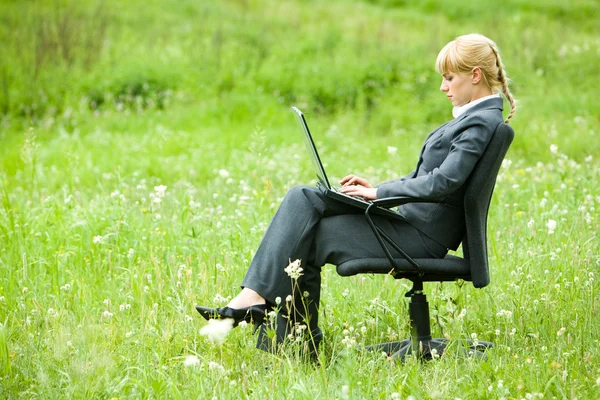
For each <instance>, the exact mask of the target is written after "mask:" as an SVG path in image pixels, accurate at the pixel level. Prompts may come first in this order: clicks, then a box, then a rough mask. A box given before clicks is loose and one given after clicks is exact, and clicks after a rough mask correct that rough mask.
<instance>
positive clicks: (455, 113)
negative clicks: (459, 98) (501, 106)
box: [452, 93, 500, 118]
mask: <svg viewBox="0 0 600 400" xmlns="http://www.w3.org/2000/svg"><path fill="white" fill-rule="evenodd" d="M496 97H500V95H499V94H498V93H495V94H491V95H489V96H485V97H482V98H480V99H477V100H474V101H472V102H470V103H467V104H465V105H464V106H456V107H454V108H453V109H452V116H453V117H454V118H458V117H460V116H461V115H462V114H464V113H465V111H467V110H468V109H469V108H471V107H473V106H474V105H476V104H479V103H481V102H482V101H485V100H487V99H493V98H496Z"/></svg>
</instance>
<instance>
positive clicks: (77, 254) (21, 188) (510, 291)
mask: <svg viewBox="0 0 600 400" xmlns="http://www.w3.org/2000/svg"><path fill="white" fill-rule="evenodd" d="M599 15H600V4H599V3H598V2H597V1H593V0H571V1H566V0H565V1H561V0H548V1H544V0H507V1H504V2H498V3H495V5H494V6H493V7H492V6H490V5H489V4H488V3H487V2H478V1H463V2H461V3H460V4H458V3H456V2H451V1H449V0H427V1H417V0H363V1H349V0H331V1H325V0H294V1H285V2H283V1H275V0H221V1H197V2H191V1H173V0H163V1H158V0H147V1H144V2H142V1H139V0H132V1H128V2H119V1H116V0H105V1H100V0H98V1H95V0H82V1H72V0H58V1H55V2H51V3H50V2H44V1H41V0H31V1H27V2H24V1H10V0H0V141H1V143H2V147H1V148H0V198H1V206H0V397H2V398H7V399H21V398H26V399H30V398H40V399H53V398H78V399H79V398H102V399H129V398H132V399H134V398H160V399H163V398H173V399H184V398H186V399H187V398H198V399H205V398H209V399H210V398H216V399H221V398H223V399H227V398H249V399H255V398H256V399H258V398H260V399H333V398H339V399H363V398H365V399H372V398H373V399H458V398H460V399H564V398H569V399H575V398H577V399H597V398H598V397H600V396H599V394H600V343H599V340H598V338H599V337H600V322H599V321H600V318H599V316H600V315H599V314H600V310H599V307H600V304H599V299H598V294H599V293H600V284H599V281H600V278H599V275H600V220H599V218H598V210H597V208H598V207H600V184H599V183H598V182H600V165H599V163H598V160H599V159H600V140H599V139H598V136H600V113H599V110H600V100H599V99H598V96H597V89H594V88H596V87H597V70H598V64H599V61H600V23H599V22H600V17H599ZM468 32H480V33H483V34H485V35H487V36H489V37H491V38H493V39H494V40H495V41H496V42H497V44H498V45H499V47H500V49H501V51H502V56H503V61H504V63H505V65H506V68H507V72H508V74H509V76H510V77H511V78H512V88H513V93H514V95H515V97H516V98H517V99H518V101H519V103H518V105H519V109H518V111H517V114H516V116H515V118H514V119H513V120H512V121H511V125H512V126H513V128H514V129H515V132H516V137H515V141H514V142H513V145H512V147H511V149H510V150H509V153H508V155H507V159H506V160H505V162H504V163H503V166H502V169H501V171H500V174H499V177H498V181H497V184H496V189H495V193H494V198H493V202H492V206H491V208H490V217H489V222H488V248H489V253H490V263H491V275H492V281H491V284H490V285H489V286H488V287H486V288H483V289H474V288H473V287H472V285H471V284H470V283H466V282H456V283H444V284H441V283H429V284H426V285H425V289H426V292H427V294H428V300H429V302H430V308H431V314H432V319H431V322H432V329H433V333H434V335H435V336H445V337H449V338H461V337H477V338H478V339H481V340H486V341H492V342H494V343H495V347H494V349H492V350H491V351H489V352H488V359H487V360H486V361H481V360H471V359H464V358H458V357H453V356H451V355H449V356H444V357H442V358H440V359H436V360H434V361H432V362H427V363H424V362H421V361H419V360H416V359H409V360H408V361H407V362H406V363H404V364H401V363H396V362H394V361H393V360H390V359H388V358H386V357H383V356H382V355H381V354H375V353H368V352H362V351H360V348H361V347H362V346H363V345H368V344H373V343H379V342H384V341H388V340H392V339H398V338H405V337H408V336H409V324H408V320H407V315H408V307H407V302H406V299H405V297H404V293H405V292H406V291H407V290H408V289H409V282H408V281H402V280H399V281H395V280H394V279H392V278H391V277H389V276H359V277H351V278H342V277H339V276H337V274H336V272H335V268H334V267H332V266H326V267H325V268H323V274H322V275H323V286H324V288H323V295H322V304H321V311H320V312H321V316H320V321H321V322H320V325H321V328H322V329H323V331H324V334H325V340H324V341H323V343H322V346H321V352H320V362H319V363H310V362H306V361H305V360H302V359H299V358H298V357H296V356H295V355H294V354H291V353H282V354H278V355H271V354H266V353H263V352H260V351H258V350H256V349H255V348H254V346H255V340H256V336H252V334H251V329H250V327H246V328H241V327H240V328H236V329H234V330H233V331H232V332H231V333H230V334H229V335H228V336H227V338H226V340H225V341H224V342H223V343H221V344H218V343H212V342H211V341H209V340H208V338H207V337H206V336H203V335H201V334H200V329H201V328H202V327H203V326H205V325H206V321H204V320H203V319H202V318H201V317H200V316H199V315H198V314H197V313H196V311H195V310H194V306H195V305H196V304H204V305H209V304H215V305H225V304H226V303H227V301H228V299H229V298H231V297H232V296H234V295H235V294H236V293H237V291H238V290H239V283H240V281H241V279H242V277H243V276H244V273H245V271H246V268H247V266H248V263H249V260H251V258H252V255H253V252H254V251H255V249H256V248H257V246H258V244H259V242H260V239H261V237H262V232H264V230H265V229H266V227H267V225H268V223H269V221H270V218H271V217H272V215H273V214H274V212H275V210H276V209H277V206H278V204H279V202H280V201H281V199H282V197H283V196H284V195H285V193H286V191H287V190H288V189H289V188H290V187H292V186H295V185H305V184H313V183H314V178H313V173H312V167H311V165H310V160H308V158H307V157H306V154H305V149H304V147H303V143H302V142H301V137H300V135H299V132H298V127H297V126H296V125H295V121H294V118H293V115H292V113H291V111H290V110H289V107H290V106H291V105H296V106H298V107H299V108H300V109H302V110H303V111H304V112H305V113H306V115H307V118H308V119H309V122H310V123H311V128H313V131H314V132H315V135H316V136H317V138H318V139H317V141H318V146H319V149H320V150H321V151H322V156H323V158H324V162H325V163H326V164H327V168H328V171H330V172H331V174H332V175H333V176H334V177H337V178H340V177H342V176H344V175H345V174H347V173H350V172H352V173H357V174H359V175H362V176H365V177H367V178H368V179H369V180H370V181H373V182H382V181H385V180H389V179H393V178H395V177H397V176H401V175H404V174H406V173H408V172H409V171H411V170H412V168H413V167H414V165H415V163H416V161H417V157H418V151H419V149H420V147H421V144H422V142H423V140H424V138H425V137H426V135H427V134H428V133H429V132H430V131H431V130H432V129H433V128H435V127H436V126H438V125H439V124H441V123H443V122H445V121H446V120H448V119H450V118H451V117H452V116H451V107H450V105H449V103H448V101H447V99H446V98H445V96H444V95H443V94H441V93H440V92H439V85H440V83H441V79H440V77H439V75H438V74H437V73H436V72H435V70H434V68H433V65H434V61H435V57H436V55H437V52H438V51H439V49H441V47H442V46H443V45H444V44H445V43H447V42H448V41H449V40H452V39H453V38H454V37H455V36H458V35H460V34H463V33H468ZM505 108H507V107H505ZM505 115H506V112H505Z"/></svg>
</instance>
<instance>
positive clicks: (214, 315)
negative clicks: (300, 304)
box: [196, 304, 271, 334]
mask: <svg viewBox="0 0 600 400" xmlns="http://www.w3.org/2000/svg"><path fill="white" fill-rule="evenodd" d="M270 309H271V307H270V306H269V305H268V304H254V305H252V306H249V307H244V308H239V309H238V308H231V307H221V308H208V307H201V306H196V310H197V311H198V312H199V313H200V315H202V316H203V317H204V319H206V320H209V319H220V318H231V319H233V327H234V328H235V327H236V326H238V325H239V324H240V322H242V321H244V322H247V323H253V324H254V330H253V331H252V334H254V333H255V332H256V331H257V329H258V328H259V327H260V326H261V325H262V323H263V322H264V320H265V317H266V315H267V313H268V312H269V310H270Z"/></svg>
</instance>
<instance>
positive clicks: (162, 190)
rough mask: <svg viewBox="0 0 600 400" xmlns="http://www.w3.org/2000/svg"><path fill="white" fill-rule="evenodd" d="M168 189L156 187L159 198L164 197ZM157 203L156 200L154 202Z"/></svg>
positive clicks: (162, 186)
mask: <svg viewBox="0 0 600 400" xmlns="http://www.w3.org/2000/svg"><path fill="white" fill-rule="evenodd" d="M166 190H167V187H166V186H165V185H159V186H154V191H155V192H156V195H157V196H158V197H164V196H165V192H166ZM154 201H156V199H155V200H154Z"/></svg>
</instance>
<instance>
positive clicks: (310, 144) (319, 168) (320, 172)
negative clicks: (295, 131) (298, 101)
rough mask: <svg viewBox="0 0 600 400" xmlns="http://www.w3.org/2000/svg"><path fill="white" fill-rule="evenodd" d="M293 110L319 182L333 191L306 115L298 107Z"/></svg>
mask: <svg viewBox="0 0 600 400" xmlns="http://www.w3.org/2000/svg"><path fill="white" fill-rule="evenodd" d="M292 110H293V111H294V114H295V115H296V120H297V121H298V125H300V129H302V132H303V133H304V139H305V140H304V142H305V143H306V148H307V149H308V153H309V154H310V158H311V160H312V162H313V165H314V167H315V171H316V173H317V180H318V181H319V182H321V184H323V185H325V187H326V188H327V189H331V185H329V180H328V179H327V175H326V174H325V169H324V168H323V164H322V163H321V158H319V153H317V147H316V146H315V142H314V140H313V138H312V136H311V134H310V131H309V129H308V124H307V123H306V119H305V118H304V114H302V111H300V110H298V109H297V108H296V107H292Z"/></svg>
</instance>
